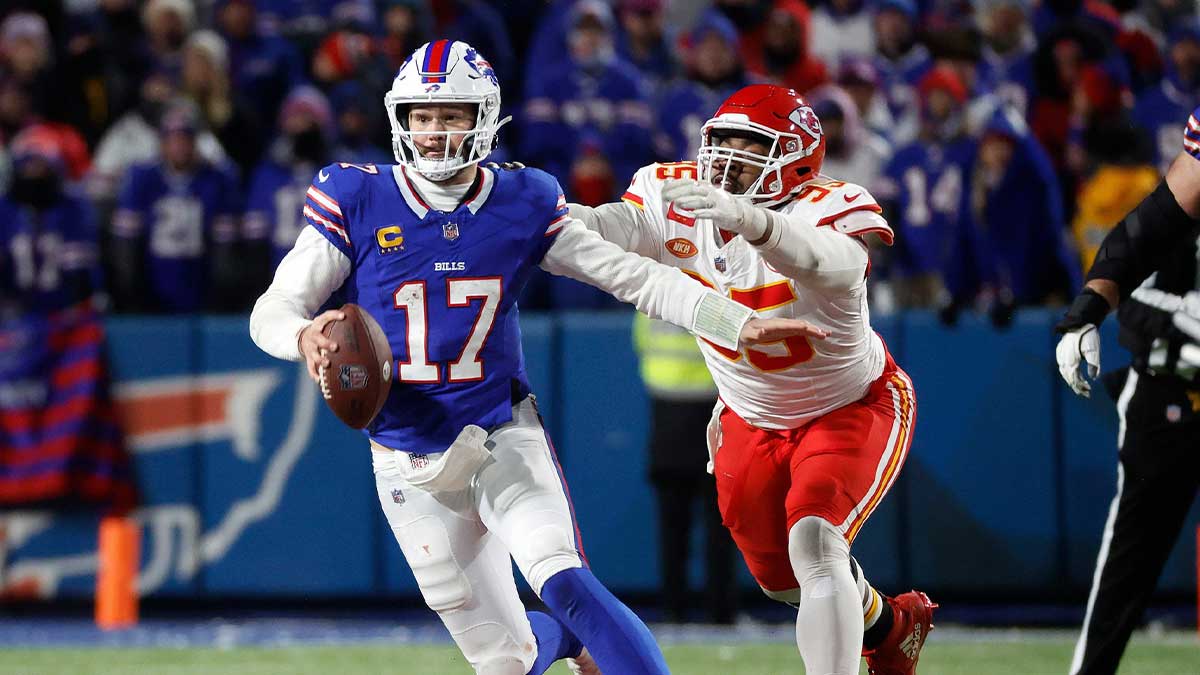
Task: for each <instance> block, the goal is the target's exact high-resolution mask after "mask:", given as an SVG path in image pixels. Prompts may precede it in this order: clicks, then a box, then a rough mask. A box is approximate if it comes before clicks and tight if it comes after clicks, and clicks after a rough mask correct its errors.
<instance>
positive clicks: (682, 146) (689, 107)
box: [654, 78, 748, 162]
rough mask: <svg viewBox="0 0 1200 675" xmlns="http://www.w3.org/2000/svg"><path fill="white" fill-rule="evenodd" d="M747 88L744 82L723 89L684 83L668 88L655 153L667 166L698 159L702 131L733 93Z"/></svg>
mask: <svg viewBox="0 0 1200 675" xmlns="http://www.w3.org/2000/svg"><path fill="white" fill-rule="evenodd" d="M746 84H748V83H747V82H746V81H745V80H744V79H743V78H738V79H737V80H735V81H733V82H730V83H729V84H727V85H725V86H722V87H715V88H714V87H708V86H705V85H703V84H701V83H699V82H692V81H686V80H685V81H682V82H679V83H678V84H675V85H674V86H671V87H668V88H667V90H666V92H665V93H664V94H662V96H661V97H660V98H659V102H658V124H657V125H655V127H656V129H657V131H656V132H655V137H654V152H655V154H656V155H657V157H658V159H660V160H661V161H664V162H682V161H685V160H687V159H689V158H693V157H695V156H696V151H697V150H699V148H700V128H701V127H703V126H704V123H705V122H707V121H708V118H710V117H712V114H713V111H715V110H716V109H717V108H719V107H721V103H723V102H724V101H725V99H727V98H729V96H730V95H731V94H733V92H735V91H737V90H738V89H741V88H742V87H744V86H746Z"/></svg>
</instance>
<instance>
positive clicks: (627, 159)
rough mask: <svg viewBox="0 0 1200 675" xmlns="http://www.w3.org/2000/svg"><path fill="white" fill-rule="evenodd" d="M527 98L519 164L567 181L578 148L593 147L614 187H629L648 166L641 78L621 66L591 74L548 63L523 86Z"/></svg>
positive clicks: (648, 141) (647, 121)
mask: <svg viewBox="0 0 1200 675" xmlns="http://www.w3.org/2000/svg"><path fill="white" fill-rule="evenodd" d="M525 93H526V99H525V111H524V118H525V119H524V124H525V128H524V132H523V134H522V137H521V148H520V154H521V158H522V160H523V161H526V162H530V163H534V164H537V165H538V166H540V167H542V168H544V169H545V170H547V171H549V172H550V173H552V174H554V175H556V176H568V175H570V174H571V166H572V164H573V163H574V161H575V159H576V157H577V155H578V154H579V151H580V148H581V146H585V145H587V144H588V143H596V144H597V145H598V146H599V147H597V148H595V149H597V150H599V151H600V154H601V155H602V156H604V157H606V158H607V159H608V161H609V162H610V163H611V165H612V169H613V174H614V175H613V181H614V183H615V184H616V185H628V184H629V181H630V179H632V178H633V174H634V172H635V171H637V170H638V169H639V168H641V167H642V166H645V165H646V163H647V162H649V161H650V158H651V156H652V148H651V136H650V125H651V124H652V123H653V120H652V119H651V118H652V112H651V110H650V105H649V97H648V96H647V93H646V91H645V89H644V85H643V81H642V77H641V75H639V74H638V72H637V71H636V70H635V69H634V68H633V66H631V65H630V64H628V63H626V62H625V61H623V60H620V59H614V60H613V61H611V62H610V63H608V64H605V65H603V66H598V67H597V68H596V69H595V70H590V69H586V68H583V67H581V66H579V65H576V64H575V63H572V62H571V61H569V60H566V61H559V62H557V63H549V64H547V65H546V67H545V70H544V72H543V73H541V74H540V75H539V77H537V78H536V79H534V80H532V81H530V82H528V83H526V92H525ZM614 196H615V195H614Z"/></svg>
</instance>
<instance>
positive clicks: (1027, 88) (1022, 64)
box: [975, 49, 1034, 117]
mask: <svg viewBox="0 0 1200 675" xmlns="http://www.w3.org/2000/svg"><path fill="white" fill-rule="evenodd" d="M977 80H978V81H977V83H976V92H975V95H978V94H979V93H980V92H989V93H991V94H992V95H993V96H995V97H996V98H998V99H999V100H1000V101H1002V102H1004V103H1006V104H1008V105H1009V106H1011V107H1013V108H1014V109H1016V111H1017V112H1019V113H1021V116H1022V117H1024V116H1026V115H1028V113H1029V103H1030V99H1031V98H1032V96H1033V86H1034V84H1033V53H1032V52H1029V51H1024V50H1022V51H1020V52H1018V53H1017V54H1013V55H1011V56H1001V55H1000V54H997V53H996V52H994V51H992V50H991V49H985V50H984V55H983V60H982V61H980V63H979V75H978V78H977Z"/></svg>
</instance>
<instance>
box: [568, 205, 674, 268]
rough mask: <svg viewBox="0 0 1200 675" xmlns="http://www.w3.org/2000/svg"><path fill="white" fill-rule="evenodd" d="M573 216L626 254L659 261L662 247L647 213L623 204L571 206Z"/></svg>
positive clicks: (633, 206)
mask: <svg viewBox="0 0 1200 675" xmlns="http://www.w3.org/2000/svg"><path fill="white" fill-rule="evenodd" d="M567 206H568V207H570V209H571V216H572V217H573V218H578V219H579V220H581V221H583V224H584V225H585V226H587V229H589V230H591V231H592V232H595V233H596V234H598V235H600V236H601V237H603V238H604V240H605V241H611V242H612V243H614V244H616V245H617V246H620V247H621V248H623V249H625V250H626V251H632V252H634V253H636V254H638V255H642V256H646V257H647V258H653V259H654V260H658V253H659V249H660V247H659V246H658V245H657V244H656V243H655V240H654V239H655V238H654V236H653V234H652V232H651V230H650V223H649V221H648V220H647V218H646V214H645V212H644V211H642V210H641V209H640V208H638V207H637V206H635V205H633V204H630V203H629V202H625V201H620V202H612V203H609V204H601V205H600V206H597V207H594V208H593V207H591V206H584V205H582V204H567Z"/></svg>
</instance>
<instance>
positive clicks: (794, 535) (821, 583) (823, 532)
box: [788, 516, 863, 675]
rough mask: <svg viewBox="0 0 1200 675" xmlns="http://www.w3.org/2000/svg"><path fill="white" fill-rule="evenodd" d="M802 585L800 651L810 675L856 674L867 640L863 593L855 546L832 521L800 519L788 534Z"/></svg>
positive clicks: (798, 617) (798, 631)
mask: <svg viewBox="0 0 1200 675" xmlns="http://www.w3.org/2000/svg"><path fill="white" fill-rule="evenodd" d="M788 552H789V554H790V557H791V560H792V568H793V570H794V571H795V574H796V579H797V580H798V581H799V582H800V606H799V610H798V611H797V613H796V646H797V647H798V648H799V649H800V657H801V658H802V659H804V668H805V672H807V673H808V675H857V673H858V663H859V657H860V653H861V650H862V639H863V603H862V597H863V596H862V594H861V593H860V592H859V588H858V584H857V583H855V580H854V575H853V574H851V573H850V564H849V563H850V545H849V544H847V543H846V539H845V538H844V537H842V535H841V533H840V532H838V530H837V528H836V527H834V526H833V525H832V524H831V523H830V522H829V521H827V520H824V519H823V518H818V517H815V516H808V517H805V518H801V519H800V521H799V522H797V523H796V524H795V525H794V526H792V530H791V532H789V533H788Z"/></svg>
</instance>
